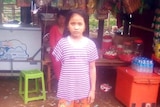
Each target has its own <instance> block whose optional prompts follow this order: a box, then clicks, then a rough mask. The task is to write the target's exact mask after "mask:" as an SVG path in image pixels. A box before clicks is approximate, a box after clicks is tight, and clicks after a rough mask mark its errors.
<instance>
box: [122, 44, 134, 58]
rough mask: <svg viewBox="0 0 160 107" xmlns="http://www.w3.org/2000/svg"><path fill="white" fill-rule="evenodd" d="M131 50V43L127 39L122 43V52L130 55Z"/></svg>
mask: <svg viewBox="0 0 160 107" xmlns="http://www.w3.org/2000/svg"><path fill="white" fill-rule="evenodd" d="M132 52H133V49H132V43H131V42H129V41H125V42H124V43H123V54H126V55H130V54H132Z"/></svg>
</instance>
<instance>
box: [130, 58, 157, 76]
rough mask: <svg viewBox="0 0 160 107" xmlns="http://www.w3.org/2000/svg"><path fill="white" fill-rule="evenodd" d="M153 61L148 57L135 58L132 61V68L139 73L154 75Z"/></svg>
mask: <svg viewBox="0 0 160 107" xmlns="http://www.w3.org/2000/svg"><path fill="white" fill-rule="evenodd" d="M153 67H154V63H153V60H151V59H149V58H146V57H135V58H134V59H133V60H132V68H133V69H134V70H136V71H138V72H146V73H153Z"/></svg>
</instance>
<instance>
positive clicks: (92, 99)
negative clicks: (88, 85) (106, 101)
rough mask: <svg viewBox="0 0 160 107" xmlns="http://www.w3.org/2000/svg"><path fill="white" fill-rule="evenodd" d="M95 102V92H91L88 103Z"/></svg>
mask: <svg viewBox="0 0 160 107" xmlns="http://www.w3.org/2000/svg"><path fill="white" fill-rule="evenodd" d="M94 100H95V91H90V92H89V96H88V103H90V104H91V103H93V102H94Z"/></svg>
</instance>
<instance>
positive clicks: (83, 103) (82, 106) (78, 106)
mask: <svg viewBox="0 0 160 107" xmlns="http://www.w3.org/2000/svg"><path fill="white" fill-rule="evenodd" d="M74 107H90V104H89V103H88V99H87V98H83V99H80V100H76V101H74Z"/></svg>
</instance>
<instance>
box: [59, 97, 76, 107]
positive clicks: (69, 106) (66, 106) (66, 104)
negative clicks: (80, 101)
mask: <svg viewBox="0 0 160 107" xmlns="http://www.w3.org/2000/svg"><path fill="white" fill-rule="evenodd" d="M58 107H74V103H73V101H67V100H64V99H60V100H59V102H58Z"/></svg>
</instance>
